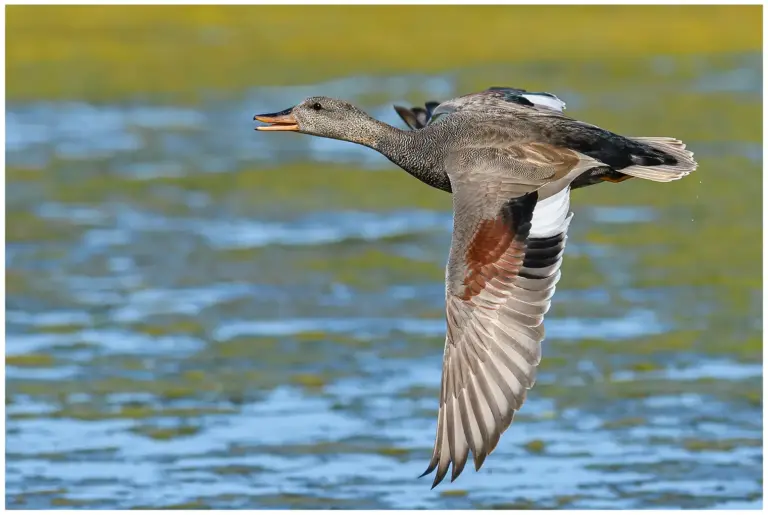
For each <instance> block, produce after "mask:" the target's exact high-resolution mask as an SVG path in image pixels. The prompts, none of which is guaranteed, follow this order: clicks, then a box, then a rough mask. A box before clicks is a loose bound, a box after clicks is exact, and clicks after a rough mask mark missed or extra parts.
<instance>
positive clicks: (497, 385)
mask: <svg viewBox="0 0 768 515" xmlns="http://www.w3.org/2000/svg"><path fill="white" fill-rule="evenodd" d="M563 107H564V105H563V103H562V102H561V101H560V100H559V99H557V97H555V96H554V95H550V94H548V93H528V92H526V91H525V90H519V89H515V88H491V89H489V90H486V91H482V92H479V93H474V94H471V95H466V96H462V97H459V98H455V99H452V100H448V101H446V102H442V103H440V104H437V105H435V103H430V104H427V105H426V106H425V109H423V110H422V109H417V110H415V111H414V110H406V109H403V108H399V109H398V112H400V114H401V116H402V115H403V113H405V116H404V117H403V118H404V120H405V121H406V123H407V124H408V125H409V127H410V128H411V129H412V130H401V129H397V128H395V127H392V126H391V125H388V124H385V123H383V122H380V121H378V120H375V119H374V118H372V117H370V116H368V115H367V114H366V113H365V112H363V111H362V110H360V109H359V108H357V107H355V106H354V105H352V104H350V103H348V102H344V101H342V100H336V99H333V98H327V97H310V98H308V99H306V100H304V101H303V102H301V103H300V104H298V105H296V106H294V107H292V108H290V109H286V110H284V111H280V112H277V113H271V114H262V115H256V116H254V119H255V120H258V121H260V122H264V123H267V124H268V125H266V126H260V127H257V129H258V130H262V131H294V132H300V133H304V134H310V135H313V136H320V137H325V138H333V139H338V140H344V141H350V142H353V143H357V144H360V145H365V146H367V147H370V148H372V149H374V150H376V151H378V152H380V153H381V154H383V155H384V156H386V157H387V158H388V159H389V160H390V161H392V162H393V163H395V164H396V165H398V166H399V167H401V168H403V169H404V170H405V171H406V172H408V173H410V174H411V175H413V176H414V177H416V178H417V179H419V180H420V181H422V182H424V183H426V184H428V185H430V186H432V187H435V188H438V189H441V190H444V191H450V192H452V194H453V236H452V241H451V249H450V254H449V257H448V265H447V267H446V320H447V333H446V338H445V351H444V355H443V373H442V380H441V392H440V408H439V411H438V416H437V436H436V438H435V445H434V450H433V453H432V459H431V461H430V463H429V467H428V468H427V470H426V471H425V472H424V474H422V475H426V474H429V473H431V472H432V471H434V470H435V469H437V473H436V474H435V479H434V482H433V484H432V488H434V487H435V486H437V485H438V484H439V483H440V482H441V481H442V480H443V478H444V477H445V475H446V473H447V472H448V468H449V466H451V465H452V473H451V481H453V480H455V479H456V478H457V477H458V476H459V474H461V472H462V470H463V469H464V466H465V464H466V462H467V458H468V455H469V452H470V451H472V457H473V459H474V464H475V469H476V470H479V469H480V467H481V466H482V464H483V461H484V460H485V459H486V457H487V456H488V455H489V454H490V453H491V452H492V451H493V450H494V449H495V447H496V445H497V444H498V442H499V438H500V436H501V434H502V433H503V432H504V431H505V430H506V429H507V428H508V427H509V425H510V424H511V423H512V418H513V416H514V414H515V412H516V411H517V410H519V409H520V407H521V406H522V405H523V402H524V400H525V397H526V391H527V390H528V389H530V388H531V387H532V386H533V383H534V380H535V376H536V366H537V365H538V364H539V361H540V359H541V341H542V340H543V338H544V327H543V325H542V322H543V319H544V314H545V313H546V312H547V311H548V310H549V306H550V299H551V298H552V295H553V294H554V292H555V285H556V284H557V282H558V280H559V279H560V264H561V262H562V256H563V251H564V248H565V242H566V232H567V230H568V225H569V224H570V222H571V218H572V216H573V214H572V213H571V212H570V190H571V188H572V186H573V184H580V185H586V184H590V183H592V184H593V183H596V182H602V181H603V180H609V181H610V180H617V179H618V180H623V179H622V178H623V177H637V178H642V179H647V180H651V181H657V182H669V181H673V180H676V179H680V178H681V177H683V176H685V175H687V174H689V173H690V172H692V171H693V170H695V169H696V166H697V165H696V162H695V161H694V160H693V154H692V153H691V152H689V151H687V150H686V149H685V145H684V144H683V143H682V142H680V141H678V140H676V139H673V138H664V137H650V138H646V137H643V138H640V137H624V136H620V135H618V134H615V133H613V132H610V131H607V130H604V129H601V128H599V127H596V126H594V125H590V124H588V123H584V122H580V121H577V120H574V119H572V118H569V117H567V116H565V115H564V114H563V113H562V109H563ZM585 178H586V179H585Z"/></svg>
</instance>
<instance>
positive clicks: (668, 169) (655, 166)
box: [621, 137, 698, 182]
mask: <svg viewBox="0 0 768 515" xmlns="http://www.w3.org/2000/svg"><path fill="white" fill-rule="evenodd" d="M629 139H631V140H632V141H636V142H637V143H640V144H642V145H647V146H649V147H651V149H652V150H653V151H655V152H649V153H648V154H645V155H635V154H632V155H631V156H630V159H631V160H632V162H633V163H635V164H634V165H632V166H628V167H626V168H622V169H621V173H623V174H626V175H631V176H632V177H639V178H640V179H648V180H650V181H656V182H670V181H676V180H678V179H681V178H683V177H685V176H686V175H688V174H689V173H691V172H692V171H694V170H696V167H697V166H698V164H697V163H696V161H694V160H693V152H691V151H690V150H686V149H685V143H683V142H682V141H680V140H676V139H675V138H664V137H658V138H657V137H650V138H629Z"/></svg>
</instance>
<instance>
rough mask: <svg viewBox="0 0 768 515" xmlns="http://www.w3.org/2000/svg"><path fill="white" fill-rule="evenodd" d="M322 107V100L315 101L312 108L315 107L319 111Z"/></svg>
mask: <svg viewBox="0 0 768 515" xmlns="http://www.w3.org/2000/svg"><path fill="white" fill-rule="evenodd" d="M322 108H323V106H321V105H320V102H315V103H314V104H312V109H314V110H315V111H319V110H320V109H322Z"/></svg>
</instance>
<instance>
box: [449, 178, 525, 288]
mask: <svg viewBox="0 0 768 515" xmlns="http://www.w3.org/2000/svg"><path fill="white" fill-rule="evenodd" d="M537 200H538V193H537V192H536V191H533V192H531V193H528V194H525V195H522V196H520V197H516V198H513V199H511V200H509V201H508V202H507V203H505V204H504V205H503V206H502V207H501V209H500V210H499V213H498V215H496V217H495V218H490V219H485V220H482V221H481V222H480V223H479V224H478V226H477V229H476V231H475V234H474V235H473V236H472V239H471V240H470V243H469V245H468V247H467V252H466V274H465V276H464V282H463V284H464V292H463V294H462V295H460V296H459V298H461V299H462V300H464V301H470V300H472V298H473V297H475V296H477V295H479V294H480V293H481V292H483V291H484V290H487V291H488V292H489V293H490V294H491V295H494V294H495V293H499V295H494V296H496V297H499V301H500V302H501V297H503V295H501V293H502V292H503V291H504V289H505V288H507V287H508V286H509V285H510V284H511V283H512V282H513V281H514V279H515V277H517V274H518V272H519V271H520V268H521V267H522V266H523V261H524V259H525V248H526V240H527V239H528V234H529V232H530V230H531V218H532V216H533V209H534V207H535V206H536V201H537Z"/></svg>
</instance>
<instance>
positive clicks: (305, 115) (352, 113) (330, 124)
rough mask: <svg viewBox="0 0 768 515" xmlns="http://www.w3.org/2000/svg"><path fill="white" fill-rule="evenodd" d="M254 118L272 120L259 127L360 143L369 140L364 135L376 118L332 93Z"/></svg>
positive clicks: (259, 128) (258, 128)
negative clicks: (363, 137) (332, 96)
mask: <svg viewBox="0 0 768 515" xmlns="http://www.w3.org/2000/svg"><path fill="white" fill-rule="evenodd" d="M253 119H254V120H257V121H259V122H264V123H266V124H268V125H262V126H259V127H256V130H259V131H292V132H301V133H303V134H311V135H313V136H321V137H324V138H333V139H342V140H347V141H354V142H358V143H366V142H364V141H360V138H361V137H362V136H363V135H364V134H367V133H369V132H370V131H368V130H366V129H367V128H368V127H369V125H370V123H371V121H373V119H372V118H371V117H370V116H368V115H367V114H366V113H365V112H364V111H362V110H361V109H358V108H357V107H355V106H354V105H352V104H350V103H349V102H344V101H343V100H337V99H335V98H328V97H309V98H308V99H306V100H304V101H303V102H301V103H300V104H298V105H295V106H293V107H291V108H289V109H285V110H284V111H279V112H277V113H268V114H257V115H256V116H254V117H253Z"/></svg>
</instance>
